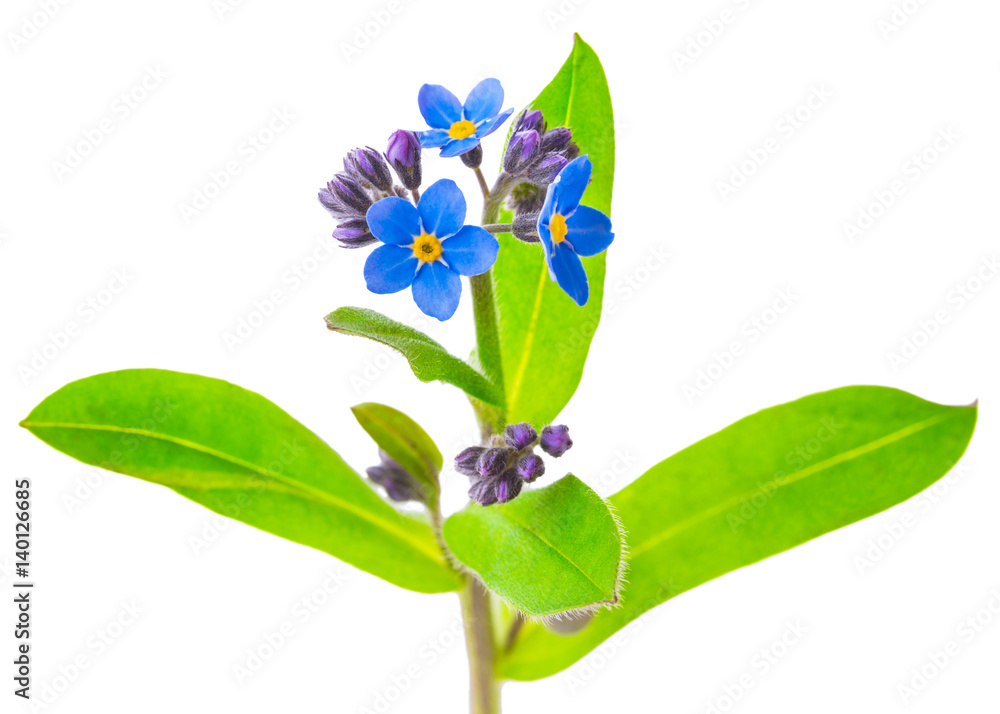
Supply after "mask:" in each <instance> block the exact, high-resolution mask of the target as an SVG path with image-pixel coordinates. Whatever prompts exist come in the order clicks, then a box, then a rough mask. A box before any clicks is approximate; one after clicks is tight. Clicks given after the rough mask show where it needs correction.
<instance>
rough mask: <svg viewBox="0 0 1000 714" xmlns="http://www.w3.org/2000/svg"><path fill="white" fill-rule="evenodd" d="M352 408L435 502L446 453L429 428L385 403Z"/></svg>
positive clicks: (378, 442)
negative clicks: (424, 427)
mask: <svg viewBox="0 0 1000 714" xmlns="http://www.w3.org/2000/svg"><path fill="white" fill-rule="evenodd" d="M351 411H352V412H353V413H354V417H355V418H356V419H357V420H358V423H359V424H361V427H362V428H363V429H364V430H365V431H366V432H368V435H369V436H370V437H371V438H372V439H374V441H375V443H376V444H378V445H379V447H381V449H382V450H383V451H385V452H386V453H387V454H388V455H389V456H390V457H392V459H393V460H394V461H395V462H396V463H397V464H399V465H400V466H402V467H403V468H404V469H405V470H406V471H408V472H409V473H410V474H411V475H412V476H413V477H414V478H415V479H416V480H417V482H418V483H419V484H420V487H421V488H422V489H423V495H424V500H425V501H426V502H427V503H428V504H431V505H432V506H433V505H434V504H435V503H437V499H438V494H439V492H440V486H439V484H438V474H439V473H441V466H442V465H443V464H444V457H443V456H441V452H440V451H439V450H438V447H437V445H436V444H435V443H434V441H433V440H432V439H431V437H430V436H428V434H427V432H426V431H424V430H423V428H422V427H421V426H420V425H419V424H417V422H415V421H413V420H412V419H411V418H410V417H408V416H406V415H405V414H403V412H401V411H399V410H398V409H393V408H392V407H387V406H386V405H384V404H376V403H374V402H365V403H364V404H358V405H357V406H356V407H351Z"/></svg>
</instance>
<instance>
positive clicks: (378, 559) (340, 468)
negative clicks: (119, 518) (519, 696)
mask: <svg viewBox="0 0 1000 714" xmlns="http://www.w3.org/2000/svg"><path fill="white" fill-rule="evenodd" d="M21 426H23V427H25V428H27V429H28V430H29V431H31V433H32V434H34V435H35V436H37V437H38V438H39V439H41V440H42V441H44V442H45V443H46V444H48V445H49V446H51V447H53V448H55V449H56V450H58V451H61V452H63V453H64V454H68V455H69V456H72V457H73V458H75V459H77V460H79V461H82V462H84V463H86V464H91V465H93V466H98V467H100V468H104V469H108V470H111V471H116V472H118V473H123V474H127V475H129V476H135V477H136V478H140V479H143V480H145V481H150V482H152V483H157V484H160V485H163V486H167V487H168V488H171V489H173V490H174V491H176V492H177V493H179V494H181V495H182V496H185V497H186V498H189V499H191V500H192V501H195V502H196V503H199V504H201V505H203V506H205V507H206V508H209V509H210V510H212V511H215V512H216V513H220V514H222V515H225V516H229V517H230V518H234V519H236V520H238V521H242V522H243V523H246V524H248V525H251V526H254V527H255V528H260V529H261V530H265V531H267V532H269V533H273V534H275V535H278V536H281V537H282V538H287V539H288V540H291V541H294V542H296V543H301V544H303V545H307V546H310V547H312V548H316V549H318V550H321V551H324V552H326V553H329V554H330V555H333V556H335V557H337V558H340V559H341V560H343V561H346V562H348V563H351V564H352V565H355V566H357V567H358V568H361V569H363V570H367V571H368V572H370V573H372V574H374V575H377V576H379V577H380V578H384V579H385V580H388V581H389V582H391V583H395V584H396V585H399V586H400V587H404V588H409V589H410V590H416V591H418V592H429V593H431V592H446V591H450V590H456V589H457V588H458V587H460V584H461V581H460V578H459V574H458V573H457V572H456V571H455V570H454V569H453V568H451V567H450V566H449V565H448V563H447V561H446V560H445V559H444V556H443V554H442V552H441V550H440V548H439V547H438V546H437V544H436V543H435V540H434V535H433V533H432V531H431V529H430V528H429V527H428V526H427V525H426V524H425V523H421V522H419V521H417V520H415V519H413V518H408V517H406V516H404V515H403V514H402V513H400V512H399V511H397V510H396V509H394V508H393V507H392V506H390V505H389V504H388V503H386V502H385V501H383V500H382V499H381V498H379V496H378V494H376V493H375V492H374V491H373V490H372V489H371V488H370V487H369V486H368V485H367V484H366V483H365V482H364V481H363V480H362V479H361V478H360V477H359V476H358V474H357V473H355V472H354V471H353V470H352V469H351V468H350V467H349V466H348V465H347V464H345V463H344V462H343V460H341V458H340V456H338V455H337V453H336V452H335V451H334V450H333V449H331V448H330V447H329V446H327V445H326V443H324V442H323V441H322V440H321V439H320V438H319V437H318V436H316V435H315V434H313V433H312V432H311V431H309V430H308V429H306V428H305V427H304V426H302V425H301V424H300V423H299V422H297V421H295V420H294V419H293V418H292V417H290V416H289V415H288V414H287V413H285V412H284V411H282V410H281V409H280V408H278V407H277V406H275V405H274V404H272V403H271V402H269V401H268V400H267V399H265V398H264V397H262V396H260V395H259V394H255V393H254V392H250V391H247V390H246V389H242V388H241V387H237V386H236V385H234V384H230V383H228V382H224V381H222V380H219V379H210V378H208V377H200V376H197V375H193V374H183V373H180V372H168V371H164V370H158V369H133V370H125V371H122V372H108V373H106V374H99V375H96V376H93V377H88V378H86V379H81V380H79V381H77V382H72V383H70V384H67V385H66V386H65V387H63V388H62V389H60V390H58V391H57V392H55V393H53V394H51V395H50V396H49V397H47V398H46V399H45V400H44V401H42V403H41V404H39V405H38V406H37V407H35V408H34V410H32V412H31V414H29V415H28V417H27V418H26V419H25V420H24V421H23V422H21Z"/></svg>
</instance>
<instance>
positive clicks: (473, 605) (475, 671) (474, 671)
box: [459, 575, 500, 714]
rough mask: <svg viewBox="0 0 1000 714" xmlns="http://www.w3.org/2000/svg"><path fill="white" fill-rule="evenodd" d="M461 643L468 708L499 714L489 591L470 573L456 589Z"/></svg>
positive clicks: (481, 713) (475, 713)
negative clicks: (466, 654)
mask: <svg viewBox="0 0 1000 714" xmlns="http://www.w3.org/2000/svg"><path fill="white" fill-rule="evenodd" d="M459 598H460V599H461V601H462V620H463V622H464V624H465V645H466V648H467V649H468V652H469V711H470V712H471V714H500V682H499V681H498V680H497V677H496V667H495V660H496V645H495V644H494V639H493V617H492V613H491V612H490V602H489V593H487V592H486V589H485V588H484V587H483V586H482V585H481V584H480V583H479V581H478V580H476V579H475V578H474V577H472V576H471V575H469V576H466V583H465V587H463V588H462V589H461V590H460V591H459Z"/></svg>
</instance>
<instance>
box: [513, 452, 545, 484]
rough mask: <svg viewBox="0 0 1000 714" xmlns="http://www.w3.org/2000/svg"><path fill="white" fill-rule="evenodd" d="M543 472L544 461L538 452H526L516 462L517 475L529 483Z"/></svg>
mask: <svg viewBox="0 0 1000 714" xmlns="http://www.w3.org/2000/svg"><path fill="white" fill-rule="evenodd" d="M544 474H545V462H544V461H542V457H541V456H539V455H538V454H528V455H527V456H522V457H521V460H520V461H518V462H517V475H518V476H520V477H521V478H522V479H524V480H525V481H527V482H528V483H531V482H532V481H534V480H535V479H537V478H539V477H540V476H543V475H544Z"/></svg>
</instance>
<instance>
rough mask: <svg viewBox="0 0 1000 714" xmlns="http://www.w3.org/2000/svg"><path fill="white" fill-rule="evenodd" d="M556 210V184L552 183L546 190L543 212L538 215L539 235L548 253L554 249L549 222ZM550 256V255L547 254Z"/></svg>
mask: <svg viewBox="0 0 1000 714" xmlns="http://www.w3.org/2000/svg"><path fill="white" fill-rule="evenodd" d="M555 210H556V189H555V184H553V183H550V184H549V187H548V188H547V189H545V202H544V203H542V210H541V211H539V213H538V235H540V236H541V238H542V243H544V244H545V245H546V251H548V250H550V249H551V248H552V235H551V234H550V232H549V221H550V220H552V214H553V213H555ZM546 255H548V253H546Z"/></svg>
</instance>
